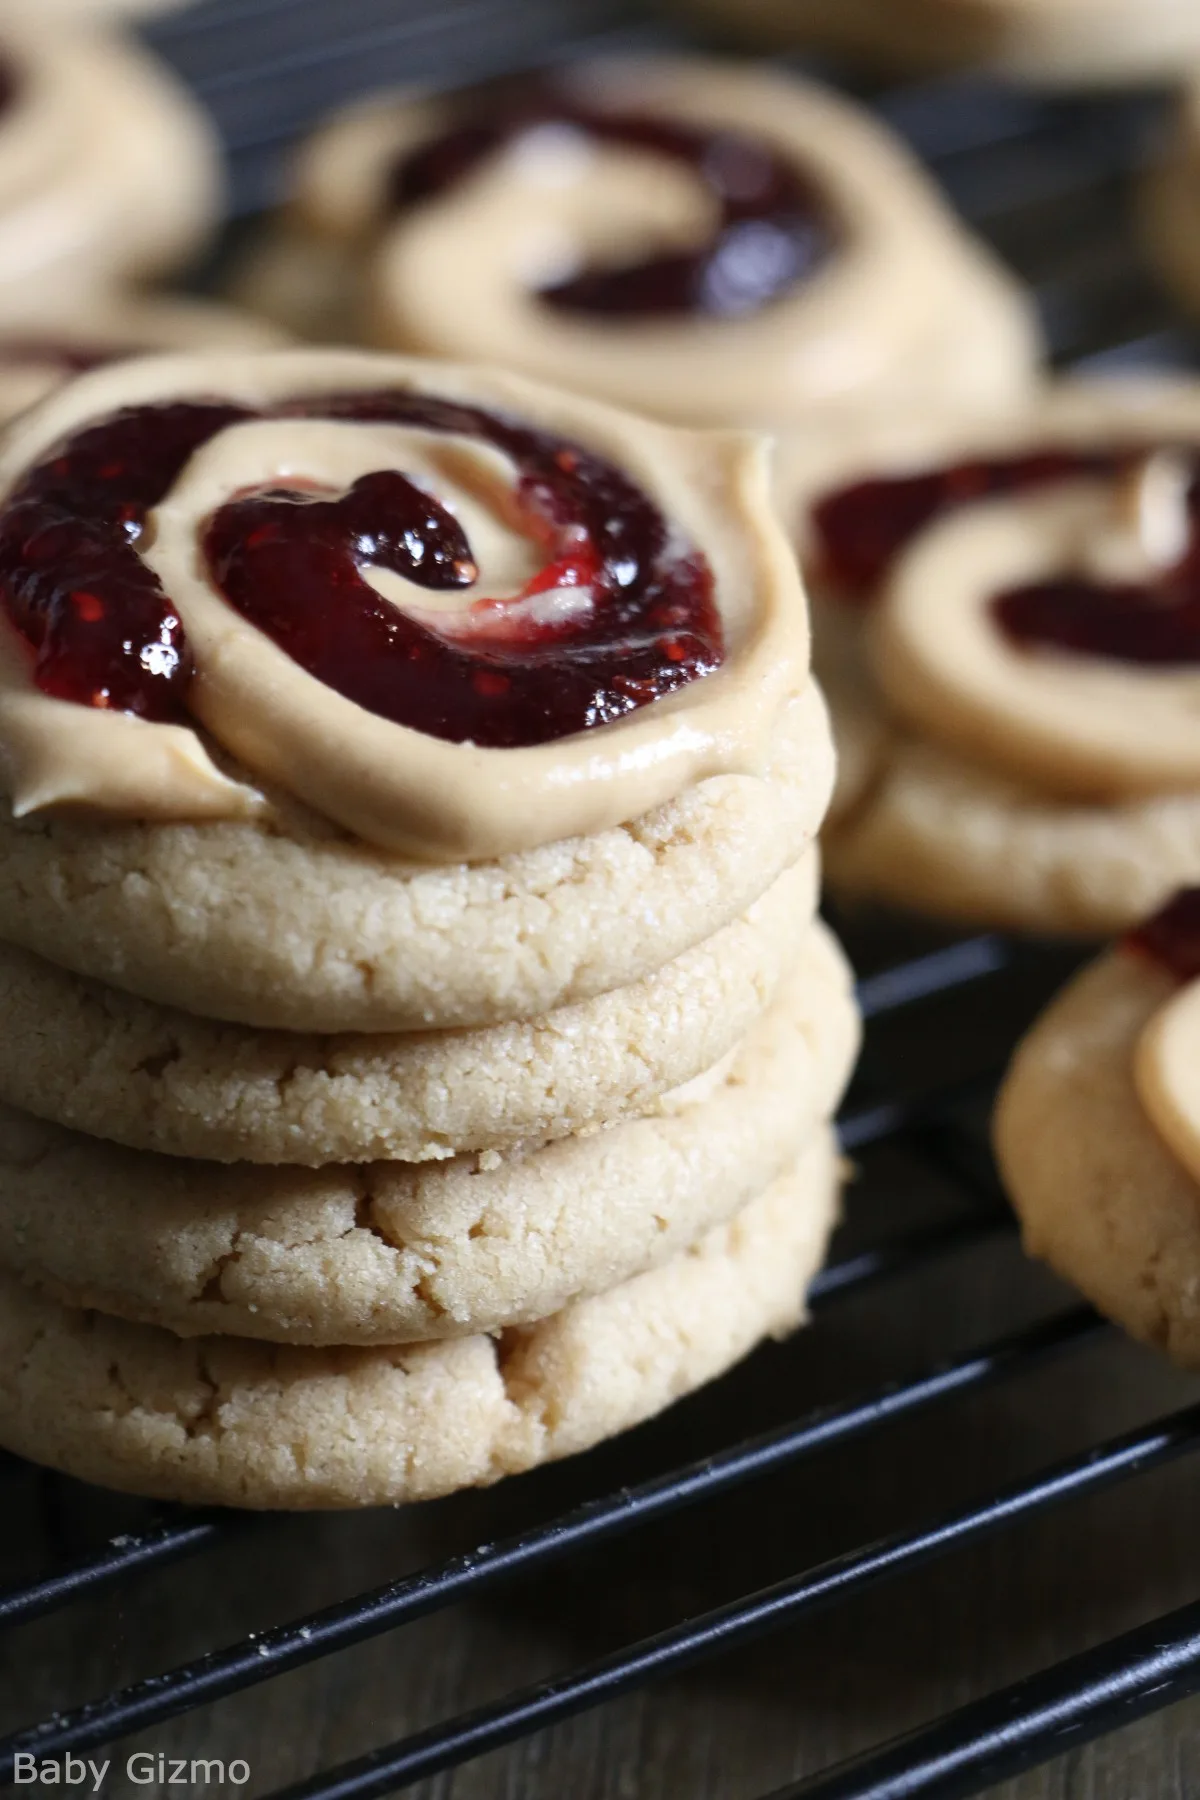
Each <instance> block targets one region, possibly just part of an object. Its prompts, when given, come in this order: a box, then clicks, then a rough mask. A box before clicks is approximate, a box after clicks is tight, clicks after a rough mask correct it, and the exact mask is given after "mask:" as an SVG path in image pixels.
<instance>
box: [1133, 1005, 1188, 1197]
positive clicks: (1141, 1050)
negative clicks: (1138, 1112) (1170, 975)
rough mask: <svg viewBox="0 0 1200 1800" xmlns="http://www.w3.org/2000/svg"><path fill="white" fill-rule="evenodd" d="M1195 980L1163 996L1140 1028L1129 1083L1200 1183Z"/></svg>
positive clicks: (1158, 1127)
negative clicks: (1131, 1083)
mask: <svg viewBox="0 0 1200 1800" xmlns="http://www.w3.org/2000/svg"><path fill="white" fill-rule="evenodd" d="M1197 1069H1200V981H1189V982H1187V983H1186V984H1185V986H1183V987H1182V988H1180V989H1179V990H1178V992H1176V993H1173V994H1172V995H1171V996H1170V998H1169V999H1167V1000H1165V1001H1164V1002H1163V1004H1162V1005H1161V1006H1159V1007H1158V1009H1157V1010H1156V1011H1155V1012H1154V1013H1153V1015H1152V1016H1151V1018H1150V1019H1149V1020H1148V1021H1147V1022H1146V1024H1145V1025H1144V1026H1143V1027H1142V1030H1141V1032H1140V1034H1139V1036H1138V1039H1137V1044H1136V1047H1135V1050H1134V1058H1133V1077H1134V1085H1135V1087H1136V1089H1137V1095H1138V1099H1139V1100H1140V1101H1141V1103H1142V1106H1143V1107H1144V1109H1145V1112H1146V1115H1147V1117H1148V1118H1149V1120H1150V1122H1151V1124H1152V1125H1153V1126H1154V1129H1155V1130H1156V1131H1157V1132H1158V1134H1159V1136H1160V1137H1161V1138H1162V1140H1163V1142H1164V1143H1165V1144H1166V1146H1167V1148H1168V1149H1169V1150H1171V1151H1173V1152H1174V1154H1175V1155H1176V1156H1177V1157H1178V1158H1179V1160H1180V1162H1181V1163H1182V1164H1183V1166H1184V1168H1185V1169H1186V1170H1187V1171H1188V1173H1189V1174H1190V1175H1191V1176H1192V1177H1193V1179H1194V1180H1196V1181H1200V1082H1197V1079H1196V1071H1197Z"/></svg>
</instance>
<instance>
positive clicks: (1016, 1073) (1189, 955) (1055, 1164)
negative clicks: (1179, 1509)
mask: <svg viewBox="0 0 1200 1800" xmlns="http://www.w3.org/2000/svg"><path fill="white" fill-rule="evenodd" d="M1198 977H1200V889H1196V888H1192V889H1186V890H1184V891H1182V892H1181V893H1180V894H1179V895H1178V896H1176V897H1175V899H1174V900H1173V901H1171V902H1169V903H1168V904H1167V905H1166V906H1165V907H1164V908H1163V909H1162V910H1161V911H1160V912H1159V913H1158V914H1156V915H1155V916H1154V917H1152V918H1151V919H1150V920H1149V922H1148V923H1147V924H1145V925H1143V926H1141V927H1140V928H1138V929H1136V930H1134V931H1132V932H1130V933H1129V934H1128V936H1127V937H1126V938H1125V939H1124V940H1123V941H1122V942H1120V943H1119V944H1118V945H1117V946H1116V947H1115V948H1114V949H1112V950H1109V951H1107V952H1106V953H1105V954H1104V955H1103V956H1102V957H1100V959H1099V960H1098V961H1097V962H1095V963H1093V964H1092V965H1091V966H1090V967H1088V968H1087V969H1085V970H1084V971H1083V973H1082V974H1081V975H1079V976H1077V977H1076V978H1075V980H1074V981H1072V982H1071V983H1070V985H1069V986H1068V987H1067V988H1066V989H1065V990H1064V992H1063V993H1062V994H1060V995H1059V996H1058V998H1057V999H1055V1000H1054V1001H1052V1002H1051V1004H1050V1006H1049V1007H1048V1008H1047V1010H1046V1012H1045V1013H1044V1014H1043V1015H1042V1017H1041V1018H1040V1019H1039V1020H1038V1022H1037V1024H1036V1025H1035V1026H1034V1027H1033V1030H1032V1031H1031V1032H1030V1033H1029V1035H1028V1036H1027V1037H1026V1039H1025V1040H1024V1042H1023V1043H1022V1044H1021V1045H1020V1047H1019V1048H1018V1050H1017V1053H1016V1055H1015V1057H1014V1059H1013V1063H1012V1066H1011V1068H1010V1069H1009V1072H1008V1075H1007V1077H1006V1079H1005V1082H1004V1086H1003V1088H1002V1090H1001V1094H1000V1099H999V1103H998V1107H997V1112H996V1121H995V1139H996V1150H997V1155H998V1157H999V1160H1000V1166H1001V1171H1002V1173H1003V1175H1004V1178H1005V1181H1006V1183H1007V1186H1008V1190H1009V1193H1010V1195H1011V1197H1012V1201H1013V1205H1014V1206H1015V1207H1016V1210H1017V1212H1018V1214H1019V1215H1020V1218H1021V1221H1022V1226H1023V1230H1024V1238H1025V1245H1026V1248H1027V1249H1028V1250H1029V1252H1030V1254H1031V1255H1033V1256H1038V1257H1041V1258H1043V1259H1044V1260H1045V1261H1047V1262H1049V1263H1050V1264H1052V1266H1053V1267H1054V1268H1055V1269H1056V1270H1057V1271H1058V1272H1059V1274H1061V1275H1063V1276H1064V1277H1065V1278H1066V1279H1067V1280H1068V1281H1071V1282H1074V1284H1075V1285H1076V1286H1077V1287H1079V1288H1082V1290H1083V1292H1084V1293H1085V1294H1086V1295H1087V1296H1088V1297H1089V1299H1091V1300H1092V1301H1093V1302H1094V1303H1095V1304H1096V1305H1097V1306H1098V1307H1099V1308H1100V1309H1101V1311H1103V1312H1105V1313H1107V1314H1108V1315H1109V1316H1110V1317H1112V1318H1114V1319H1116V1320H1117V1321H1118V1323H1120V1324H1121V1325H1123V1326H1124V1327H1125V1329H1126V1330H1128V1331H1130V1332H1132V1333H1133V1335H1134V1336H1135V1337H1139V1338H1142V1339H1143V1340H1144V1341H1145V1342H1147V1343H1150V1344H1153V1345H1154V1346H1155V1347H1156V1348H1158V1349H1161V1350H1165V1351H1166V1352H1167V1353H1168V1354H1169V1355H1171V1356H1172V1357H1174V1358H1175V1359H1176V1361H1178V1362H1181V1363H1184V1364H1186V1365H1187V1366H1189V1367H1192V1368H1195V1367H1200V1088H1198V1085H1197V1079H1196V1070H1197V1066H1198V1064H1197V1041H1198V1029H1200V1027H1198V1019H1200V980H1198V979H1197V978H1198Z"/></svg>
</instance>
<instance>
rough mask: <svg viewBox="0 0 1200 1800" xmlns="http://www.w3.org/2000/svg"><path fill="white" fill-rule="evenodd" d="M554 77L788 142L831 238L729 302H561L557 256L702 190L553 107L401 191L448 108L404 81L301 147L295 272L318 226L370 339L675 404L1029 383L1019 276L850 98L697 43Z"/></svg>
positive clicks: (704, 225)
mask: <svg viewBox="0 0 1200 1800" xmlns="http://www.w3.org/2000/svg"><path fill="white" fill-rule="evenodd" d="M554 84H555V92H560V91H561V92H562V93H563V94H564V96H565V97H566V103H567V104H568V105H577V106H579V107H580V108H582V109H585V110H587V111H590V112H592V113H594V114H596V115H598V116H602V117H603V116H610V117H618V116H620V117H628V118H635V119H643V120H651V121H657V122H659V123H666V124H668V125H669V126H671V127H676V128H681V129H684V130H687V131H711V132H714V133H722V132H723V133H727V134H731V135H732V134H737V135H739V136H740V138H742V139H744V140H745V142H746V143H747V144H748V145H753V146H756V147H757V148H759V149H760V150H761V151H762V152H763V153H764V154H769V155H772V156H776V157H778V158H780V159H781V161H782V163H783V164H784V165H786V166H787V167H789V168H791V169H792V170H793V171H794V172H795V175H796V177H797V178H798V179H801V180H803V181H805V182H807V183H810V184H811V186H812V189H813V193H814V196H815V198H816V200H817V203H818V206H819V208H820V210H821V213H822V216H823V218H825V219H826V220H827V223H828V226H829V229H830V232H831V234H832V245H831V248H830V251H829V254H828V255H827V257H826V258H825V259H824V261H823V262H821V263H820V264H819V266H817V267H815V268H814V269H812V270H810V271H809V272H808V273H806V274H804V275H803V276H801V277H799V278H798V279H796V280H795V282H794V283H793V284H792V285H791V286H790V287H789V288H787V289H786V291H783V292H781V293H780V294H779V295H778V296H777V297H776V298H774V299H773V300H772V301H771V302H770V303H769V304H766V305H763V306H761V307H759V308H757V309H755V308H754V307H746V308H741V309H739V310H737V312H736V316H733V315H730V316H712V315H708V316H706V315H705V314H704V313H703V311H701V312H698V313H693V314H687V313H676V314H672V315H671V316H670V317H666V316H655V315H652V314H650V315H648V314H646V313H644V312H640V311H639V310H638V309H637V308H634V309H632V310H624V311H622V312H621V313H620V315H619V316H615V315H611V316H606V315H604V314H598V315H595V316H592V315H589V314H587V313H586V312H585V313H584V314H582V315H581V314H579V313H572V312H564V311H561V310H559V309H557V308H555V307H552V306H549V305H547V304H546V303H545V299H544V297H543V292H542V290H543V289H544V288H545V287H546V286H547V284H552V283H553V282H554V281H555V280H557V279H558V278H559V277H561V276H563V275H569V274H571V273H572V272H573V271H578V270H579V269H581V268H582V269H591V268H599V269H602V270H606V269H612V268H614V267H618V266H623V265H628V264H629V262H630V260H631V259H636V258H637V257H639V256H642V255H645V254H646V253H647V252H649V253H650V254H656V253H657V254H659V255H661V254H664V253H667V254H672V253H678V254H680V255H686V254H688V253H690V252H692V251H694V249H695V248H696V246H697V245H698V244H699V243H700V242H701V241H703V240H704V239H705V236H706V234H707V233H709V232H710V231H711V229H712V225H713V205H714V203H713V199H712V196H711V194H709V193H706V192H705V191H704V188H703V186H702V184H701V182H700V180H699V178H698V176H697V175H696V173H695V171H693V170H690V169H688V168H686V167H681V166H679V164H678V163H676V162H673V161H672V160H670V158H669V157H667V156H665V155H663V154H661V153H655V152H654V150H653V148H652V146H648V145H647V144H642V145H640V146H639V145H632V146H631V145H629V144H622V143H620V142H613V141H609V140H607V139H606V140H604V141H601V140H599V139H596V138H589V137H588V135H587V133H586V132H585V131H581V130H578V129H575V128H573V127H571V126H570V125H569V124H564V125H562V126H555V125H554V124H552V123H551V124H545V125H542V126H540V127H539V128H537V129H531V130H525V131H520V132H518V133H516V135H515V136H514V137H513V138H512V140H511V141H510V142H509V143H508V144H507V145H506V146H504V147H502V148H500V149H498V150H497V151H496V152H495V153H494V154H492V155H490V156H488V157H486V158H485V159H484V160H483V161H482V162H481V163H480V164H478V165H477V166H475V167H473V168H472V169H471V170H470V172H469V173H467V174H466V175H464V176H463V177H462V178H461V179H459V180H457V181H455V182H454V183H453V184H451V185H450V186H448V187H447V188H446V189H445V190H443V191H441V192H439V193H436V194H434V195H433V196H431V197H430V198H427V199H425V200H424V201H423V202H421V203H420V204H416V205H414V206H411V207H407V208H405V209H404V210H403V211H401V212H396V211H394V210H390V207H389V201H388V184H389V181H390V180H392V179H393V178H394V173H395V170H396V168H397V167H398V166H399V162H400V160H402V159H403V157H404V156H405V155H406V154H407V153H410V152H412V151H414V150H416V149H417V148H418V147H419V146H421V145H423V144H425V143H427V142H429V141H430V140H432V139H435V138H437V137H438V136H439V135H440V134H441V133H443V132H445V131H447V130H448V129H452V128H453V126H454V125H455V124H456V123H457V122H459V119H460V113H459V111H458V110H457V108H458V107H460V106H461V102H460V101H456V99H455V97H454V96H453V95H451V96H445V97H442V98H431V97H427V96H419V95H418V96H406V95H399V96H385V97H384V98H382V99H380V100H376V101H372V102H370V103H368V104H365V105H360V106H358V107H355V108H353V109H351V110H350V111H349V112H347V113H346V114H345V115H343V116H342V117H341V118H340V119H338V120H335V121H334V122H333V123H332V124H331V125H330V126H328V127H327V128H326V129H325V130H324V131H322V132H321V133H319V134H318V135H317V137H316V138H315V139H314V140H313V141H312V143H311V144H310V145H309V146H308V147H307V149H306V151H305V153H304V154H303V156H302V158H301V161H300V164H299V167H298V171H297V182H296V200H295V204H294V207H293V211H292V226H291V232H292V236H291V237H290V239H289V240H288V241H289V243H290V249H289V250H288V253H287V268H288V271H289V273H288V282H289V284H294V281H295V279H296V275H297V269H298V268H302V267H303V265H304V257H303V254H302V249H301V246H302V242H303V234H304V233H308V234H309V237H310V240H311V241H312V243H313V250H312V252H311V258H310V260H311V261H312V262H313V263H314V265H320V267H322V268H325V269H326V272H327V270H328V265H329V264H330V262H331V260H332V259H336V258H339V257H340V258H341V260H342V271H341V277H340V279H341V281H342V283H343V285H353V284H354V283H356V282H364V283H365V285H366V290H367V296H368V298H367V303H366V319H365V329H366V331H367V334H368V336H370V337H371V338H372V339H373V341H376V342H380V343H385V344H388V345H391V346H395V347H397V348H403V349H408V350H416V351H420V352H422V353H425V354H432V355H438V356H447V357H471V358H478V359H482V360H486V361H502V362H503V363H504V364H505V365H506V366H508V367H513V368H518V369H521V370H523V371H524V372H526V373H528V374H531V375H536V376H538V377H541V378H543V379H546V380H554V381H562V382H564V383H569V384H570V385H572V386H573V387H576V388H578V389H581V390H583V391H585V392H592V393H597V394H602V395H604V397H605V398H609V399H614V400H617V401H619V402H621V403H623V404H627V405H631V406H635V407H637V408H638V409H639V410H643V411H647V412H650V413H653V414H654V415H656V416H659V417H662V418H665V419H671V420H678V421H682V422H707V421H720V422H727V421H733V420H737V421H744V422H748V423H751V424H756V425H757V424H762V425H769V424H778V423H787V422H793V421H794V420H795V419H796V417H797V416H798V415H799V414H802V413H803V412H804V411H805V410H806V409H807V408H808V407H810V406H812V405H815V404H821V405H824V404H829V403H836V404H840V403H842V402H845V401H847V400H854V399H857V398H859V397H861V396H864V395H866V396H871V397H876V396H879V395H891V396H899V395H906V396H907V395H913V396H915V395H917V394H925V395H928V394H929V393H931V392H932V393H937V392H941V393H945V394H946V395H950V394H958V395H960V396H964V397H967V396H971V395H976V396H978V397H979V398H981V399H983V398H986V399H988V400H994V399H997V398H999V397H1001V396H1006V395H1008V394H1009V393H1011V392H1012V391H1013V390H1015V389H1017V388H1022V387H1024V386H1025V385H1027V383H1028V380H1029V378H1030V376H1031V373H1032V369H1033V366H1034V364H1035V362H1036V359H1037V341H1036V331H1035V329H1034V326H1033V323H1032V320H1031V316H1030V313H1029V310H1028V307H1027V304H1026V302H1025V300H1024V298H1023V297H1022V296H1021V295H1020V293H1019V291H1018V289H1017V287H1016V284H1015V283H1012V282H1010V281H1009V279H1008V278H1007V277H1006V276H1005V275H1003V274H1002V272H1001V271H1000V270H999V269H998V268H997V267H996V266H995V265H994V264H993V263H992V261H991V259H990V257H989V256H988V255H987V254H986V253H985V252H984V251H983V250H981V249H980V248H978V247H976V246H975V245H973V244H972V243H971V242H970V241H969V240H968V238H967V237H966V235H965V233H963V232H962V230H961V229H960V228H959V227H958V226H957V224H956V222H955V221H954V220H953V219H952V218H951V217H950V215H949V214H948V213H947V211H946V209H945V207H944V205H943V204H942V202H941V200H940V198H939V197H938V195H937V194H936V193H935V191H934V190H933V188H932V186H931V185H930V184H929V182H928V181H927V180H926V178H925V176H924V175H923V173H922V172H921V170H920V169H919V168H918V166H917V165H916V163H915V162H914V161H912V160H911V159H910V158H909V156H908V154H907V153H906V152H905V150H904V149H903V148H902V146H900V145H899V144H898V143H897V142H895V141H893V139H892V138H891V137H890V136H889V135H888V134H887V133H886V132H885V131H883V130H882V129H881V128H880V127H879V126H877V125H876V124H875V123H874V122H873V121H872V120H871V119H870V118H869V117H867V116H866V115H865V114H863V113H861V112H859V111H858V110H857V109H856V108H854V107H853V106H852V105H850V104H848V103H847V102H845V101H844V100H841V99H839V98H837V97H836V96H834V95H833V94H830V93H828V92H825V91H824V90H822V89H821V88H819V87H817V86H816V85H814V84H811V83H806V82H803V81H800V80H798V79H796V78H795V77H792V76H787V75H783V74H780V73H778V72H774V71H765V70H762V69H753V70H751V69H746V68H739V67H737V66H736V65H732V64H723V63H720V62H715V61H706V60H704V59H701V58H687V59H685V58H666V57H664V58H648V59H643V60H640V61H637V62H634V61H628V62H622V61H612V62H595V63H588V64H584V65H580V66H577V67H573V68H570V69H567V70H561V71H556V72H555V76H554ZM297 230H298V231H299V233H300V236H299V237H297V236H296V235H295V234H296V232H297ZM763 254H764V255H766V254H767V251H766V250H765V249H764V250H763ZM315 273H316V270H315V269H314V274H315ZM267 285H268V287H270V286H272V285H274V286H278V283H277V282H273V281H272V278H270V277H268V282H267ZM309 285H311V286H312V287H313V291H314V294H318V293H319V295H320V299H319V301H314V304H315V305H317V306H318V307H319V309H320V310H321V312H322V314H323V315H325V316H328V315H329V314H330V312H331V309H332V311H333V312H335V313H336V312H338V311H340V310H342V308H343V307H344V302H341V301H338V300H337V299H336V297H335V296H331V294H330V292H329V284H328V282H327V281H320V280H314V281H313V282H312V283H310V284H309Z"/></svg>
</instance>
